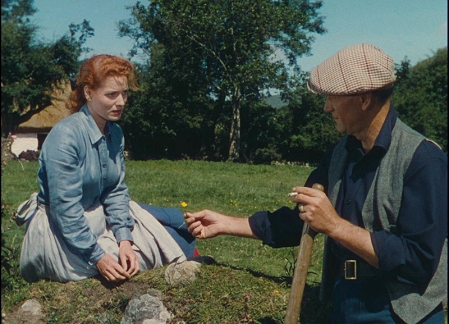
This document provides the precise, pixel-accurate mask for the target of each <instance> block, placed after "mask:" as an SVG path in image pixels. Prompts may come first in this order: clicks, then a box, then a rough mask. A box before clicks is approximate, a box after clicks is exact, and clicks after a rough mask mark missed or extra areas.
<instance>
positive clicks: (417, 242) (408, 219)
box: [371, 142, 448, 285]
mask: <svg viewBox="0 0 449 324" xmlns="http://www.w3.org/2000/svg"><path fill="white" fill-rule="evenodd" d="M433 146H434V145H433V144H429V143H427V142H424V143H423V144H421V145H420V147H419V148H418V150H417V151H416V153H415V156H414V158H413V160H412V164H411V165H410V167H409V170H408V171H407V173H406V175H405V181H404V190H403V202H402V205H401V209H400V212H399V216H398V223H397V231H396V232H397V233H400V234H397V233H391V232H387V231H379V232H374V233H372V234H371V238H372V243H373V247H374V250H375V252H376V255H377V256H378V258H379V267H380V269H381V270H383V271H385V272H388V271H392V273H393V274H395V275H396V276H397V277H398V280H405V281H408V282H412V283H415V284H420V285H425V284H427V283H428V282H429V281H430V279H431V278H432V276H433V274H434V273H435V271H436V269H437V267H438V264H439V261H440V258H441V251H442V248H443V244H444V241H445V239H446V238H447V218H448V217H447V215H448V208H447V194H448V192H447V157H446V156H445V155H444V153H442V152H441V151H440V150H439V149H437V148H436V147H433Z"/></svg>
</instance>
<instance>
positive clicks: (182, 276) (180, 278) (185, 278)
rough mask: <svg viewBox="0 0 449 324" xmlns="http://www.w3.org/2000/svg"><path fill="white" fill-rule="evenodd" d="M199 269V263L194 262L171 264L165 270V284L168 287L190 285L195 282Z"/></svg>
mask: <svg viewBox="0 0 449 324" xmlns="http://www.w3.org/2000/svg"><path fill="white" fill-rule="evenodd" d="M200 267H201V263H199V262H195V261H184V262H181V263H172V264H170V265H169V266H168V267H167V269H166V270H165V282H166V283H167V284H169V285H170V286H178V285H187V284H191V283H192V282H194V281H195V280H196V275H197V273H199V272H200Z"/></svg>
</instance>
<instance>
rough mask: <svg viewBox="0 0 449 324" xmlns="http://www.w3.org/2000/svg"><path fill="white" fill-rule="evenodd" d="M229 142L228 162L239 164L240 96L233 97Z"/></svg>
mask: <svg viewBox="0 0 449 324" xmlns="http://www.w3.org/2000/svg"><path fill="white" fill-rule="evenodd" d="M229 142H230V144H229V158H228V161H230V162H237V161H239V159H240V99H239V97H238V95H234V96H232V123H231V132H230V135H229Z"/></svg>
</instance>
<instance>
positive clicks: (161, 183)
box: [2, 160, 330, 323]
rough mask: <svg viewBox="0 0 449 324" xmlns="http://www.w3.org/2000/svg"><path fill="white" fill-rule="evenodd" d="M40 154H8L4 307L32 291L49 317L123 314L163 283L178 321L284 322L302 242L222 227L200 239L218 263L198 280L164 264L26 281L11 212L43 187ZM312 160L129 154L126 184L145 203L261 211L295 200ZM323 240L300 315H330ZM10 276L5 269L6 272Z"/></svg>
mask: <svg viewBox="0 0 449 324" xmlns="http://www.w3.org/2000/svg"><path fill="white" fill-rule="evenodd" d="M37 169H38V164H37V162H21V163H19V162H17V161H10V162H8V164H7V166H6V167H5V171H4V175H3V181H2V182H3V183H2V199H3V202H4V203H6V204H7V217H6V218H5V219H2V229H3V230H4V233H2V236H3V238H4V239H5V240H6V242H7V244H8V245H9V246H12V248H13V252H11V261H10V262H11V263H12V264H13V265H14V267H13V269H12V270H11V275H10V276H9V275H6V276H3V273H2V312H4V313H5V314H6V318H8V314H14V311H15V310H16V309H17V307H18V306H20V305H21V303H23V302H24V301H25V300H26V299H30V298H35V299H37V300H39V301H40V302H41V303H42V304H43V305H44V307H45V313H46V321H47V322H48V323H97V322H102V323H119V322H120V320H121V318H122V316H123V313H124V309H125V307H126V305H127V302H128V301H129V299H130V298H131V297H132V293H145V292H146V291H147V290H148V289H149V288H156V289H159V290H161V291H162V292H163V293H164V298H165V304H166V306H167V308H168V309H169V310H170V311H171V312H172V313H173V314H175V319H174V321H173V322H174V323H176V322H177V321H181V320H183V321H184V322H185V323H242V322H246V323H282V322H283V318H284V316H285V311H286V307H287V303H288V297H289V292H290V282H291V275H292V273H293V272H292V271H293V264H294V261H295V258H296V255H297V249H296V248H283V249H272V248H270V247H267V246H264V245H262V244H261V242H260V241H257V240H251V239H242V238H235V237H230V236H221V237H217V238H214V239H210V240H200V241H198V243H197V245H198V249H199V251H200V253H201V254H203V255H211V256H213V257H214V258H215V260H216V261H217V264H215V265H203V267H202V272H201V275H200V276H199V278H198V279H197V281H196V282H195V283H194V284H192V285H188V286H185V287H180V288H170V287H168V286H166V285H165V282H164V280H163V277H164V268H162V269H156V270H151V271H145V272H142V273H141V274H139V275H138V276H136V277H134V278H133V279H132V280H130V281H128V282H126V283H124V284H122V285H115V286H111V285H110V284H107V283H104V282H102V281H101V280H99V279H98V278H92V279H88V280H84V281H82V282H78V283H68V284H61V283H55V282H49V281H44V280H42V281H40V282H38V283H34V284H27V283H25V282H24V281H23V280H22V279H20V276H19V273H18V253H19V251H20V244H21V239H22V236H23V231H24V228H23V227H20V228H19V227H17V225H15V223H14V222H13V219H12V215H13V211H14V209H15V208H17V206H18V205H19V204H20V203H21V202H22V201H24V200H25V199H27V198H28V197H29V196H30V194H31V193H32V192H35V191H37V189H38V187H37V181H36V174H37ZM311 171H312V168H310V167H305V166H290V165H276V166H275V165H272V166H268V165H248V164H235V163H234V164H232V163H217V162H201V161H168V160H158V161H145V162H141V161H127V177H126V183H127V184H128V186H129V189H130V195H131V198H132V199H133V200H135V201H137V202H141V203H146V204H151V205H154V206H162V207H176V208H180V209H182V210H183V211H197V210H201V209H204V208H207V209H212V210H215V211H218V212H221V213H224V214H227V215H233V216H239V217H248V216H250V215H252V214H253V213H254V212H255V211H258V210H275V209H277V208H280V207H282V206H290V207H292V208H293V207H294V204H293V203H291V201H290V199H289V197H287V193H288V192H290V191H291V188H292V187H293V186H295V185H302V184H304V182H305V180H306V178H307V176H308V175H309V173H310V172H311ZM322 243H323V239H322V237H321V236H318V237H317V239H316V244H315V246H314V255H313V259H312V264H311V268H310V274H309V277H308V280H309V281H308V286H307V288H306V292H305V296H304V302H303V309H302V313H301V323H322V322H323V320H324V318H326V317H327V316H328V315H329V310H330V308H329V306H328V305H322V304H320V303H319V302H318V292H317V290H318V288H317V284H318V283H319V281H320V279H321V278H320V271H321V270H320V269H321V258H322ZM4 277H5V278H4Z"/></svg>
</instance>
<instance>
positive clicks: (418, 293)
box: [320, 119, 447, 323]
mask: <svg viewBox="0 0 449 324" xmlns="http://www.w3.org/2000/svg"><path fill="white" fill-rule="evenodd" d="M391 135H392V138H391V145H390V148H389V149H388V151H387V153H386V154H385V156H384V157H383V159H382V161H381V163H380V165H379V167H378V169H377V171H376V174H375V177H374V180H373V183H372V185H371V188H370V190H369V192H368V196H367V198H366V201H365V204H364V205H363V209H362V218H363V222H364V225H365V229H367V230H368V231H378V230H382V229H385V230H388V231H390V232H393V233H396V221H397V217H398V214H399V209H400V206H401V199H402V189H403V179H404V175H405V173H406V172H407V169H408V167H409V165H410V161H411V159H412V157H413V154H414V153H415V151H416V149H417V147H418V146H419V144H420V143H421V142H422V141H423V140H425V138H424V137H423V136H422V135H421V134H419V133H418V132H416V131H414V130H413V129H411V128H410V127H408V126H407V125H405V124H404V123H403V122H401V121H400V120H399V119H397V121H396V125H395V127H394V128H393V131H392V134H391ZM346 140H347V136H346V137H344V138H343V139H342V140H341V141H340V142H339V143H338V144H337V146H336V147H335V149H334V152H333V155H332V159H331V163H330V168H329V175H328V176H329V190H328V195H329V200H330V201H331V202H332V204H333V205H334V206H335V204H336V201H337V197H338V192H339V190H340V185H341V181H342V177H343V172H344V168H345V166H346V160H347V151H346V149H345V143H346ZM374 220H376V221H377V222H374ZM374 223H377V224H381V227H380V228H373V224H374ZM397 234H398V235H399V234H400V233H397ZM326 239H327V238H326ZM336 262H338V260H337V259H336V257H335V256H334V255H333V253H332V251H330V245H329V243H328V242H327V240H326V244H325V250H324V261H323V277H322V283H321V291H320V299H321V300H323V301H324V300H328V299H329V297H330V295H331V293H332V289H333V283H334V279H335V275H336V272H335V268H336ZM386 286H387V290H388V293H389V296H390V301H391V305H392V307H393V310H394V312H395V313H396V314H397V315H398V316H399V317H400V318H401V319H402V320H403V321H405V322H406V323H417V322H419V321H420V320H421V319H423V318H424V317H425V316H426V315H427V314H429V313H430V312H431V311H432V310H433V309H435V307H437V306H438V305H439V304H440V303H441V301H442V300H443V299H444V298H445V297H446V294H447V288H446V287H447V238H446V241H445V244H444V246H443V250H442V254H441V258H440V262H439V265H438V268H437V271H436V273H435V274H434V276H433V278H432V279H431V281H430V283H429V285H428V286H427V287H426V289H425V292H424V293H423V294H422V287H417V286H415V285H411V284H405V283H400V282H393V281H388V282H387V283H386Z"/></svg>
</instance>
